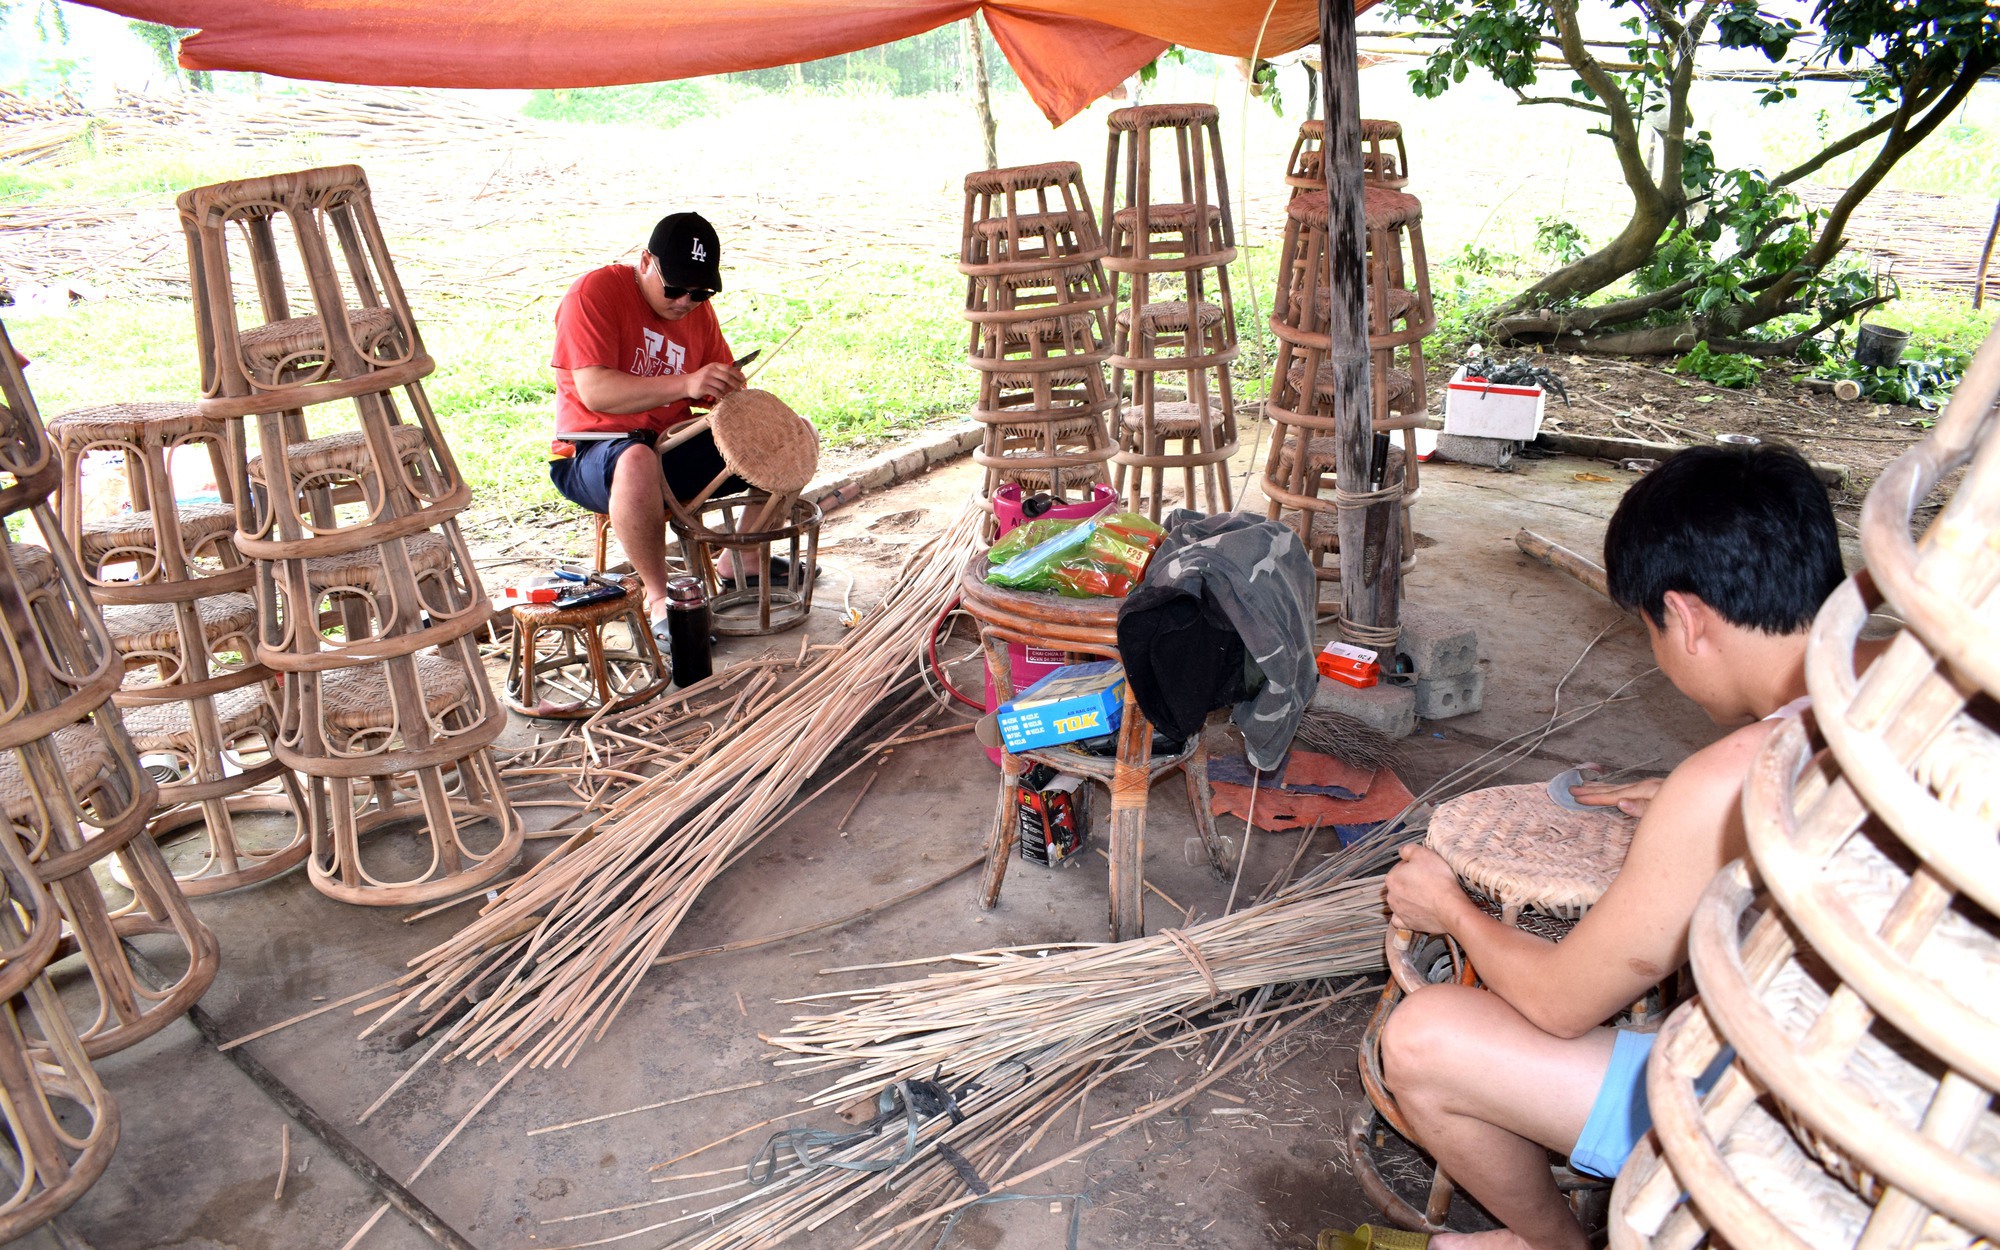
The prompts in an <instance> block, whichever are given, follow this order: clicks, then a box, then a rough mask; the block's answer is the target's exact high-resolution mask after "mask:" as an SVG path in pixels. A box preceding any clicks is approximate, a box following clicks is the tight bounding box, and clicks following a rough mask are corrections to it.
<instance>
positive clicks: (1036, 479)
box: [1007, 463, 1104, 492]
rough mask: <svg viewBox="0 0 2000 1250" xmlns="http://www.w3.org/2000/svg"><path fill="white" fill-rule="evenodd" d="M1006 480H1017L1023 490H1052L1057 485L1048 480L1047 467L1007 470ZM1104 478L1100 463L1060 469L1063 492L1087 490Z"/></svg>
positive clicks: (1066, 466) (1075, 465)
mask: <svg viewBox="0 0 2000 1250" xmlns="http://www.w3.org/2000/svg"><path fill="white" fill-rule="evenodd" d="M1007 480H1008V481H1010V482H1018V483H1019V484H1020V486H1021V489H1022V490H1023V491H1030V492H1032V491H1038V490H1048V491H1052V490H1055V489H1057V487H1056V486H1055V485H1054V484H1053V483H1052V482H1051V481H1050V480H1049V470H1047V469H1015V468H1009V469H1008V470H1007ZM1103 480H1104V466H1103V464H1102V463H1092V464H1072V465H1065V466H1064V467H1063V469H1062V487H1061V489H1062V490H1063V491H1065V492H1071V491H1088V490H1089V489H1090V487H1091V486H1093V485H1095V484H1096V483H1098V482H1101V481H1103Z"/></svg>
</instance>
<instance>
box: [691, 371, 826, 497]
mask: <svg viewBox="0 0 2000 1250" xmlns="http://www.w3.org/2000/svg"><path fill="white" fill-rule="evenodd" d="M708 426H709V429H710V431H711V432H713V433H714V435H715V447H716V450H717V451H720V452H721V453H722V460H723V463H725V464H727V465H728V466H729V468H730V470H731V471H732V472H734V473H735V474H736V476H738V477H740V478H742V479H743V480H744V481H746V482H748V483H750V484H751V485H752V486H755V487H756V488H757V489H759V490H765V491H769V492H771V493H772V494H773V495H796V494H797V493H799V492H800V491H802V490H804V489H805V488H806V485H807V483H809V482H811V481H812V475H813V472H814V470H816V469H818V468H819V433H818V432H817V431H815V430H814V429H813V427H812V423H811V422H810V421H807V420H806V419H805V418H804V417H801V416H800V415H799V414H798V413H796V412H793V411H792V410H791V409H790V408H788V407H786V406H785V401H784V400H782V399H779V398H778V397H777V396H776V395H773V394H771V392H769V391H757V390H747V391H737V392H735V393H734V394H731V395H725V396H723V397H722V398H721V399H720V400H718V401H717V402H716V405H715V407H714V408H713V409H712V410H710V412H709V414H708Z"/></svg>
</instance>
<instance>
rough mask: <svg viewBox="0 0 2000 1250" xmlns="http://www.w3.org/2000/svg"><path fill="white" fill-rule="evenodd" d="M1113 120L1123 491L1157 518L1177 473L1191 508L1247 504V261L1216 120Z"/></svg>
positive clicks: (1211, 111)
mask: <svg viewBox="0 0 2000 1250" xmlns="http://www.w3.org/2000/svg"><path fill="white" fill-rule="evenodd" d="M1107 123H1108V125H1109V127H1110V134H1109V139H1108V143H1107V147H1106V151H1105V158H1104V200H1103V204H1102V208H1101V211H1102V214H1103V218H1102V223H1103V224H1102V229H1103V233H1104V238H1105V244H1106V248H1107V252H1106V255H1105V258H1104V267H1105V269H1107V270H1109V271H1110V273H1111V275H1112V279H1113V281H1114V283H1115V284H1116V289H1115V295H1116V303H1115V305H1114V309H1115V312H1114V317H1113V331H1112V354H1111V357H1110V365H1111V391H1112V395H1113V397H1114V398H1115V400H1116V410H1117V413H1118V417H1117V423H1116V424H1117V429H1118V447H1119V451H1118V455H1117V457H1116V458H1115V460H1114V463H1115V464H1116V466H1117V468H1116V477H1115V481H1116V484H1117V485H1118V487H1119V490H1120V492H1121V493H1124V494H1125V495H1126V502H1127V504H1128V505H1129V506H1131V507H1132V508H1134V509H1135V510H1140V511H1144V512H1145V513H1146V514H1147V515H1149V516H1151V517H1153V518H1154V519H1155V520H1158V519H1159V516H1160V512H1161V508H1162V504H1163V502H1164V496H1165V492H1166V488H1167V477H1168V474H1169V472H1170V471H1172V472H1174V473H1176V474H1177V475H1178V477H1179V479H1180V481H1179V486H1180V488H1181V500H1180V501H1181V503H1182V504H1184V505H1185V506H1187V507H1190V508H1196V509H1199V510H1203V511H1206V512H1209V513H1215V512H1226V511H1229V510H1230V509H1231V508H1233V507H1235V504H1234V502H1233V501H1232V498H1231V492H1230V484H1229V467H1228V461H1229V457H1230V456H1231V455H1233V454H1234V453H1235V451H1236V400H1235V391H1234V388H1233V386H1232V384H1231V380H1230V374H1229V367H1230V364H1231V362H1233V361H1234V360H1235V359H1236V353H1237V343H1236V313H1235V307H1234V305H1233V303H1232V302H1231V299H1230V292H1229V268H1228V266H1229V265H1230V264H1231V263H1232V262H1233V261H1234V260H1235V259H1236V228H1235V224H1234V222H1233V219H1232V217H1231V214H1230V209H1229V179H1228V177H1227V175H1226V174H1225V172H1224V169H1223V163H1222V143H1221V132H1220V127H1219V126H1218V123H1217V113H1216V110H1215V107H1214V106H1213V105H1207V104H1148V105H1140V106H1138V107H1135V108H1123V109H1119V110H1117V111H1116V112H1113V113H1112V114H1111V115H1110V117H1109V118H1108V119H1107ZM1156 140H1159V141H1164V144H1165V146H1166V147H1167V149H1168V150H1169V159H1168V160H1167V162H1166V163H1164V164H1163V165H1161V166H1160V167H1159V171H1160V172H1161V173H1163V174H1164V173H1165V172H1166V171H1168V170H1171V169H1174V168H1178V169H1179V171H1180V176H1179V182H1178V184H1177V185H1167V186H1161V185H1156V184H1155V182H1154V175H1155V172H1156V171H1155V166H1154V163H1153V149H1154V146H1155V141H1156ZM1165 181H1166V179H1165V178H1163V179H1162V182H1165ZM1176 396H1178V398H1176Z"/></svg>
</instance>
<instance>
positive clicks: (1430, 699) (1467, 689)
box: [1414, 668, 1486, 720]
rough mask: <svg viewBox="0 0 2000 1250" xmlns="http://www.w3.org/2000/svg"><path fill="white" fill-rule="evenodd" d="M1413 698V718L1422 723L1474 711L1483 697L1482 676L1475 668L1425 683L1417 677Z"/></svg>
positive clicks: (1481, 672)
mask: <svg viewBox="0 0 2000 1250" xmlns="http://www.w3.org/2000/svg"><path fill="white" fill-rule="evenodd" d="M1414 695H1415V700H1416V711H1417V715H1418V716H1421V717H1423V718H1424V719H1425V720H1446V719H1448V718H1450V717H1453V716H1463V715H1465V714H1466V713H1467V712H1477V711H1478V710H1479V705H1480V702H1481V701H1482V700H1483V699H1484V698H1485V696H1486V673H1485V672H1484V671H1483V670H1481V669H1477V668H1475V669H1473V670H1472V671H1471V672H1469V673H1456V674H1454V675H1452V676H1450V677H1436V678H1431V679H1429V680H1426V679H1424V678H1421V677H1419V678H1418V679H1417V684H1416V687H1415V690H1414Z"/></svg>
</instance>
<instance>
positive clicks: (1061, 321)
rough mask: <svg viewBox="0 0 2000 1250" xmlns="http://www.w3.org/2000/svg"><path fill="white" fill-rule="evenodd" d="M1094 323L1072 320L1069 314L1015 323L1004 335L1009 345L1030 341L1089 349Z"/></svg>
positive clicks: (1012, 323)
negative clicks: (1068, 344) (1072, 345)
mask: <svg viewBox="0 0 2000 1250" xmlns="http://www.w3.org/2000/svg"><path fill="white" fill-rule="evenodd" d="M1093 325H1094V322H1092V321H1090V320H1088V319H1081V318H1079V319H1074V320H1073V319H1072V317H1071V315H1069V314H1059V315H1057V316H1053V317H1037V318H1035V319H1034V320H1033V321H1015V322H1011V323H1009V324H1008V326H1007V328H1006V331H1005V334H1006V340H1007V342H1008V343H1009V344H1020V343H1026V342H1029V341H1030V340H1033V341H1036V342H1040V343H1044V344H1048V345H1050V346H1057V345H1061V344H1065V343H1076V344H1079V345H1082V346H1083V347H1085V348H1089V347H1091V344H1092V339H1093V334H1092V326H1093Z"/></svg>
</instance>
